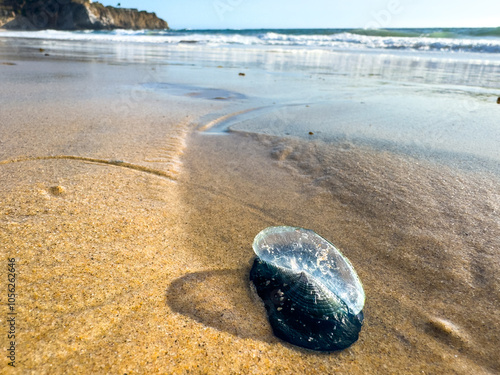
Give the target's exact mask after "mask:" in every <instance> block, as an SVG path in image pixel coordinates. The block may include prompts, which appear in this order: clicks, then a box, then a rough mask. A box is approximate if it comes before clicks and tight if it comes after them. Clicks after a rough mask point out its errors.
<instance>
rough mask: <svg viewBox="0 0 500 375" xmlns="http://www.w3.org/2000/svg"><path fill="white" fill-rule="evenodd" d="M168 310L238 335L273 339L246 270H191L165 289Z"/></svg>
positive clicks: (262, 339)
mask: <svg viewBox="0 0 500 375" xmlns="http://www.w3.org/2000/svg"><path fill="white" fill-rule="evenodd" d="M166 297H167V304H168V306H169V307H170V308H171V309H172V311H174V312H177V313H179V314H182V315H184V316H187V317H189V318H191V319H194V320H195V321H197V322H199V323H201V324H203V325H206V326H209V327H212V328H215V329H217V330H219V331H225V332H228V333H230V334H232V335H234V336H238V337H241V338H251V339H255V340H259V341H264V342H267V343H276V342H279V340H278V339H277V338H276V337H274V335H273V333H272V330H271V327H270V326H269V323H268V320H267V317H266V311H265V308H264V305H263V304H262V301H261V300H260V299H259V297H258V296H257V294H256V293H254V292H253V291H252V290H251V288H250V281H249V270H248V269H246V268H242V269H233V270H230V269H225V270H213V271H202V272H193V273H189V274H186V275H184V276H182V277H180V278H178V279H175V280H174V281H172V283H171V284H170V286H169V287H168V289H167V291H166Z"/></svg>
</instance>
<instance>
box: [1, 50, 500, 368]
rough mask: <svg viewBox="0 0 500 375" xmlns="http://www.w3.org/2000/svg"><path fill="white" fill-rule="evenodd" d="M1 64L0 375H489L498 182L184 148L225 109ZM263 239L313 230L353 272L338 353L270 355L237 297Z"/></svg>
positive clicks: (139, 70)
mask: <svg viewBox="0 0 500 375" xmlns="http://www.w3.org/2000/svg"><path fill="white" fill-rule="evenodd" d="M9 61H12V62H13V63H15V64H16V65H5V66H1V67H0V68H1V69H2V72H1V73H0V74H1V75H2V81H3V85H2V88H1V89H0V90H1V96H2V103H3V104H2V107H1V108H0V111H1V113H0V115H1V117H2V119H3V120H2V126H1V128H0V141H1V151H0V153H1V158H0V161H1V162H0V163H1V164H0V174H1V179H2V188H1V189H0V197H1V199H0V202H1V206H0V210H1V216H0V220H1V225H0V228H1V231H0V241H1V243H2V247H1V251H2V258H3V259H4V261H5V259H6V258H11V257H15V258H16V263H17V272H18V282H17V283H16V290H17V293H18V298H17V305H16V310H17V313H18V315H17V317H16V319H17V326H16V327H17V329H18V331H17V333H16V343H17V346H16V368H15V369H12V368H9V367H8V366H7V361H6V360H5V358H4V359H3V360H2V361H0V372H2V373H3V372H10V373H36V374H43V373H50V374H53V373H82V374H83V373H127V374H134V373H179V374H182V373H194V374H197V373H209V374H211V373H235V374H238V373H241V374H246V373H257V374H263V373H264V374H265V373H268V374H274V373H284V374H288V373H289V374H293V373H305V374H313V373H324V374H329V373H334V372H335V373H339V374H342V373H345V374H387V373H394V374H402V373H404V374H422V373H425V374H471V373H473V374H494V373H496V372H498V371H499V370H500V364H499V361H498V356H497V353H496V347H497V346H498V344H499V343H500V333H499V329H498V328H499V327H500V320H499V317H498V314H496V313H495V311H496V309H497V308H498V304H499V301H500V293H499V290H500V285H499V284H500V281H499V278H498V269H499V266H500V264H499V262H500V260H499V256H498V248H499V238H500V228H499V222H498V218H497V217H498V212H499V210H500V197H499V195H498V186H499V179H498V176H496V175H493V174H487V172H471V171H470V170H469V171H464V170H460V169H453V168H452V167H449V166H446V165H443V164H437V163H435V162H431V161H426V160H421V159H415V158H412V157H410V156H405V155H402V154H396V153H389V152H384V151H379V150H376V149H371V148H368V147H361V146H356V145H353V144H350V143H339V144H336V145H332V144H327V143H324V142H322V141H320V140H313V141H307V140H306V141H305V140H303V139H299V138H290V137H288V138H281V137H278V136H271V135H260V136H258V135H255V134H247V133H245V132H238V133H229V134H227V135H213V134H207V133H200V132H197V131H196V130H195V129H196V128H197V127H200V126H203V123H202V122H201V121H200V120H199V119H200V118H203V116H204V115H206V114H207V113H213V112H218V111H222V112H223V111H224V110H225V105H226V103H225V102H220V101H209V100H198V101H193V100H192V98H190V97H188V96H179V97H177V98H176V97H173V96H169V97H167V96H165V95H162V94H158V93H157V92H151V91H148V90H143V89H140V90H136V89H135V87H137V85H139V84H141V83H143V82H144V81H145V79H146V78H144V77H149V69H151V67H149V66H118V67H117V66H110V65H106V64H101V63H97V64H96V63H94V64H89V63H79V62H63V63H62V62H57V61H51V62H47V61H42V60H36V61H31V60H9ZM7 69H9V70H7ZM104 77H105V78H104ZM162 78H163V79H166V78H168V76H166V77H162ZM131 87H132V89H131ZM131 93H132V94H131ZM4 103H5V104H4ZM113 108H117V110H110V109H113ZM271 225H297V226H302V227H306V228H310V229H313V230H315V231H316V232H317V233H319V234H321V235H322V236H323V237H325V238H327V239H329V240H331V241H332V242H333V243H335V244H336V245H337V246H338V247H339V248H340V249H341V250H342V251H343V253H344V254H345V255H346V256H347V257H348V258H349V259H350V260H351V262H352V264H353V265H354V267H355V269H356V271H357V272H358V274H359V276H360V278H361V280H362V282H363V284H364V287H365V292H366V295H367V302H366V305H365V309H364V312H365V323H364V327H363V329H362V331H361V334H360V339H359V341H358V342H357V343H356V344H354V345H353V346H352V347H350V348H348V349H347V350H344V351H342V352H336V353H316V352H312V351H308V350H304V349H300V348H297V347H294V346H292V345H289V344H287V343H284V342H282V341H281V340H279V339H277V338H275V337H274V336H273V334H272V331H271V329H270V326H269V324H268V322H267V317H266V314H265V310H264V307H263V306H262V304H261V303H260V301H259V300H258V299H257V298H256V297H255V295H254V294H253V293H252V291H251V289H250V287H249V282H248V273H249V270H250V265H251V261H252V259H253V251H252V249H251V244H252V241H253V238H254V236H255V235H256V234H257V233H258V232H259V231H260V230H262V229H263V228H265V227H267V226H271ZM5 262H6V261H5ZM1 277H2V279H3V280H6V279H7V276H6V264H5V267H2V272H1ZM4 290H5V288H4ZM5 295H6V294H5V292H4V293H3V294H2V296H1V298H2V300H3V299H4V298H5ZM0 319H1V321H2V325H3V326H4V325H5V319H6V314H5V310H4V312H3V313H2V314H1V315H0ZM0 344H1V345H2V347H6V335H2V339H1V340H0Z"/></svg>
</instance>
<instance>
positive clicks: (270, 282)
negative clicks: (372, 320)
mask: <svg viewBox="0 0 500 375" xmlns="http://www.w3.org/2000/svg"><path fill="white" fill-rule="evenodd" d="M253 250H254V251H255V254H257V258H256V259H255V261H254V264H253V266H252V269H251V271H250V280H251V281H252V282H253V283H254V285H255V287H256V289H257V293H258V294H259V296H260V298H262V300H263V301H264V304H265V306H266V310H267V314H268V317H269V322H270V323H271V327H272V329H273V331H274V334H275V335H276V336H277V337H279V338H281V339H282V340H285V341H288V342H290V343H292V344H294V345H297V346H301V347H304V348H308V349H313V350H322V351H333V350H340V349H344V348H347V347H348V346H350V345H352V344H353V343H354V342H356V340H357V339H358V335H359V331H360V330H361V326H362V324H363V312H362V310H363V306H364V303H365V293H364V291H363V286H362V285H361V281H360V280H359V278H358V275H357V274H356V272H355V271H354V268H353V267H352V265H351V263H350V262H349V260H348V259H347V258H345V257H344V256H343V255H342V254H341V253H340V251H338V250H337V249H336V248H335V246H333V245H332V244H331V243H330V242H328V241H327V240H325V239H324V238H323V237H321V236H319V235H317V234H316V233H314V232H313V231H312V230H307V229H302V228H295V227H269V228H267V229H264V230H263V231H262V232H260V233H259V234H258V235H257V237H255V240H254V242H253Z"/></svg>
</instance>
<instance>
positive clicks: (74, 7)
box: [0, 0, 169, 30]
mask: <svg viewBox="0 0 500 375" xmlns="http://www.w3.org/2000/svg"><path fill="white" fill-rule="evenodd" d="M0 28H4V29H15V30H42V29H55V30H111V29H135V30H136V29H154V30H158V29H168V28H169V27H168V24H167V22H166V21H164V20H162V19H161V18H159V17H158V16H157V15H156V14H155V13H150V12H146V11H139V10H137V9H129V8H115V7H111V6H104V5H102V4H101V3H98V2H91V1H90V0H48V1H43V0H0Z"/></svg>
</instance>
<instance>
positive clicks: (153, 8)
mask: <svg viewBox="0 0 500 375" xmlns="http://www.w3.org/2000/svg"><path fill="white" fill-rule="evenodd" d="M100 2H101V3H103V4H104V5H113V6H116V5H117V4H118V1H100ZM119 3H120V4H121V7H126V8H138V9H139V10H147V11H150V12H156V14H157V15H158V16H160V17H161V18H163V19H164V20H166V21H167V22H168V23H169V25H170V27H171V28H174V29H182V28H191V29H203V28H208V29H225V28H228V29H249V28H390V27H396V28H402V27H499V26H500V1H499V0H474V1H470V0H465V1H464V0H454V1H452V0H351V1H349V2H348V1H346V0H164V1H158V0H156V1H154V0H141V1H139V0H121V1H119Z"/></svg>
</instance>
